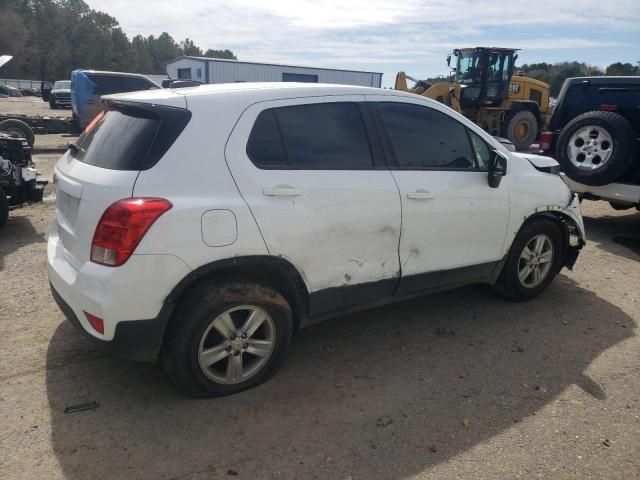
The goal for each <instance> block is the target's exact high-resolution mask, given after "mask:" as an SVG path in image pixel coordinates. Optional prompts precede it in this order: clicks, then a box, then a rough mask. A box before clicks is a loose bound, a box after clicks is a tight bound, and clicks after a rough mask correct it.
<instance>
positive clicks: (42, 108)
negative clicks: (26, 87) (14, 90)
mask: <svg viewBox="0 0 640 480" xmlns="http://www.w3.org/2000/svg"><path fill="white" fill-rule="evenodd" d="M0 114H13V115H40V116H43V117H65V118H66V117H70V116H71V109H70V108H67V109H60V110H52V109H51V108H50V107H49V102H45V101H44V100H42V98H40V97H9V98H0Z"/></svg>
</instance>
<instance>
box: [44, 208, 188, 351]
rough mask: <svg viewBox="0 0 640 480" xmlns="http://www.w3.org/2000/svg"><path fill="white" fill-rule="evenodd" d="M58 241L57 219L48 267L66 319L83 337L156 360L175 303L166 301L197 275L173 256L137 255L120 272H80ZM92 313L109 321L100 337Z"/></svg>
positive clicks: (93, 267)
mask: <svg viewBox="0 0 640 480" xmlns="http://www.w3.org/2000/svg"><path fill="white" fill-rule="evenodd" d="M71 260H72V259H70V254H69V252H68V251H67V250H66V249H65V248H64V246H63V245H62V242H61V241H60V237H59V236H58V230H57V222H56V220H55V219H54V220H53V222H52V224H51V228H50V231H49V240H48V245H47V263H48V273H49V283H50V284H51V290H52V292H53V296H54V298H55V300H56V302H57V303H58V305H59V306H60V309H61V310H62V311H63V313H64V314H65V316H66V317H67V318H68V319H69V320H70V321H71V322H72V323H73V324H74V325H75V326H76V327H78V328H79V329H80V330H81V331H82V332H83V333H85V334H86V335H88V336H90V337H92V338H94V339H95V340H96V341H97V342H98V343H101V344H104V345H108V346H109V347H110V348H111V349H113V350H115V353H117V354H119V355H121V356H124V357H127V358H133V359H136V360H154V359H155V357H156V356H157V353H158V349H159V347H160V344H161V342H162V336H163V334H164V329H165V327H166V325H167V320H168V318H169V316H170V315H171V313H172V310H173V303H171V302H168V303H167V302H166V301H165V300H166V298H167V296H168V295H169V293H170V292H171V290H172V289H173V287H174V286H175V285H176V284H177V283H178V282H179V281H180V280H181V279H182V278H184V277H185V276H187V275H188V274H189V272H190V271H191V270H190V269H189V268H188V267H187V266H186V264H185V263H184V262H183V261H182V260H180V259H179V258H178V257H175V256H172V255H135V254H134V255H133V256H132V257H131V258H130V259H129V260H128V261H127V262H126V263H125V264H124V265H122V266H120V267H115V268H113V267H105V266H102V265H97V264H95V263H91V262H87V263H84V264H82V265H80V266H75V265H74V263H75V261H73V262H74V263H72V261H71ZM85 312H86V313H89V314H91V315H95V316H97V317H99V318H101V319H102V320H103V323H104V332H103V333H100V332H98V331H96V330H95V329H94V328H93V327H92V326H91V324H90V323H89V321H88V320H87V318H86V315H85Z"/></svg>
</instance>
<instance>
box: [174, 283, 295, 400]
mask: <svg viewBox="0 0 640 480" xmlns="http://www.w3.org/2000/svg"><path fill="white" fill-rule="evenodd" d="M292 336H293V315H292V313H291V308H290V307H289V304H288V303H287V301H286V300H285V299H284V297H283V296H282V295H281V294H280V293H278V292H277V291H275V290H273V289H272V288H269V287H266V286H264V285H258V284H255V283H245V282H234V283H226V284H212V285H206V286H203V287H200V288H196V290H195V291H194V292H191V294H189V295H187V296H186V298H184V299H183V301H182V302H181V303H180V305H178V307H177V310H176V312H175V314H174V318H173V319H172V323H171V326H170V328H169V329H168V331H167V333H166V336H165V338H166V340H165V345H164V347H163V350H162V363H163V365H164V368H165V371H166V372H167V374H168V376H169V378H171V380H172V381H173V382H174V383H175V384H176V385H177V386H178V387H180V388H181V389H182V390H184V391H186V392H187V393H188V394H190V395H192V396H194V397H220V396H225V395H231V394H233V393H237V392H240V391H242V390H246V389H248V388H252V387H255V386H256V385H259V384H261V383H263V382H264V381H266V380H267V379H269V378H270V377H271V376H272V375H273V374H274V373H275V372H276V371H277V370H278V368H279V367H280V366H281V365H282V363H283V361H284V358H285V356H286V353H287V350H288V348H289V345H290V343H291V338H292Z"/></svg>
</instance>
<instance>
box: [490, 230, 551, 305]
mask: <svg viewBox="0 0 640 480" xmlns="http://www.w3.org/2000/svg"><path fill="white" fill-rule="evenodd" d="M538 241H542V244H541V246H542V248H541V249H540V251H536V248H535V246H536V243H537V242H538ZM525 249H528V250H529V252H531V253H533V254H534V258H533V259H532V260H533V262H528V261H527V260H526V258H524V257H527V256H528V253H526V252H525ZM563 255H564V244H563V236H562V232H561V230H560V227H558V225H557V224H556V223H555V222H553V221H552V220H550V219H547V218H534V219H532V220H530V221H529V222H527V223H526V224H525V225H524V226H523V227H522V228H521V229H520V232H518V235H516V238H515V239H514V241H513V244H512V245H511V249H510V250H509V254H508V257H507V261H506V263H505V265H504V267H503V269H502V273H501V274H500V278H499V279H498V282H497V284H496V286H495V290H496V291H497V292H498V293H499V294H501V295H503V296H505V297H507V298H509V299H511V300H529V299H530V298H533V297H535V296H537V295H539V294H540V293H542V292H543V291H544V290H545V289H546V288H547V287H548V286H549V284H550V283H551V282H552V281H553V279H554V278H555V276H556V275H557V274H558V272H560V270H561V269H562V258H563ZM545 260H547V261H545ZM527 265H529V266H530V265H535V266H537V267H538V273H539V274H540V275H539V277H538V278H537V281H535V280H536V278H535V272H534V270H528V268H527ZM528 271H529V272H530V273H527V272H528Z"/></svg>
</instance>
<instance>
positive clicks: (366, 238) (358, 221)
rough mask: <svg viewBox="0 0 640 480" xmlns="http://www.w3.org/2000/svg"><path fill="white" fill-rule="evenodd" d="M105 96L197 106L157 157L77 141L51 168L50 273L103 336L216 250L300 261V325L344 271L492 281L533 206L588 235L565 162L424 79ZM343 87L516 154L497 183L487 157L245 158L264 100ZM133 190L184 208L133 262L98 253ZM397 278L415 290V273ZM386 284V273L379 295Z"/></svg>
mask: <svg viewBox="0 0 640 480" xmlns="http://www.w3.org/2000/svg"><path fill="white" fill-rule="evenodd" d="M108 98H111V99H112V100H114V101H126V102H134V103H143V104H155V105H164V106H171V107H177V108H181V109H187V110H188V111H189V112H190V113H191V119H190V121H189V122H188V124H187V126H186V127H185V128H184V130H183V131H182V133H181V134H180V135H179V136H178V138H177V140H176V141H175V142H174V143H173V144H172V145H171V147H170V148H169V150H168V151H167V152H166V153H165V154H164V156H163V157H162V158H161V159H160V161H158V162H157V163H156V164H155V165H154V166H153V167H152V168H149V169H146V170H142V171H127V170H111V169H106V168H101V167H98V166H93V165H89V164H86V163H83V162H81V161H78V160H76V159H74V157H73V155H72V152H70V151H69V152H67V153H66V154H64V155H63V157H62V158H61V159H60V161H59V162H58V164H57V166H56V168H55V176H56V178H57V196H58V197H57V198H58V200H57V202H58V206H57V210H56V216H55V218H54V219H53V221H52V223H51V229H50V233H49V243H48V266H49V279H50V282H51V284H52V287H53V289H54V291H55V292H56V295H57V296H58V297H59V298H61V299H62V302H63V305H65V306H66V311H65V313H67V315H68V316H69V314H70V313H71V312H72V314H73V315H74V316H75V317H76V319H77V320H78V322H79V324H80V326H81V328H82V329H83V330H84V331H85V332H86V333H88V334H89V335H91V336H93V337H95V338H98V339H100V340H103V341H107V342H108V341H111V340H113V339H114V336H115V335H116V331H117V328H118V325H119V324H121V323H122V322H125V323H127V324H129V325H130V324H132V323H135V322H140V321H142V322H145V321H146V322H152V321H154V319H157V318H159V317H160V316H163V315H164V316H166V315H168V314H170V309H169V310H168V312H169V313H167V310H166V309H165V306H166V305H167V304H168V303H172V302H175V293H172V292H175V289H176V287H177V286H178V285H179V284H181V282H184V281H185V279H187V278H190V275H193V273H194V272H198V274H200V273H199V272H202V271H204V270H203V269H206V268H207V266H208V265H213V264H215V263H216V262H219V261H228V262H231V263H233V262H234V261H235V260H234V259H248V258H254V257H255V258H258V257H259V258H272V259H274V261H276V260H277V261H280V260H282V261H286V262H288V263H289V264H290V265H291V266H293V267H294V268H295V270H296V271H297V273H298V274H299V276H300V278H301V279H302V282H303V283H304V285H303V287H304V290H306V292H307V294H308V296H309V298H310V299H311V300H310V301H309V307H308V308H307V309H306V311H302V312H301V314H300V316H301V317H302V318H301V324H302V325H304V324H306V323H310V322H311V320H312V319H313V318H315V317H322V316H326V315H330V314H333V313H337V312H339V311H342V310H341V309H340V308H328V307H326V305H325V304H324V300H325V299H326V298H327V295H329V294H330V293H332V292H333V290H334V289H337V288H340V287H357V286H365V285H377V284H379V283H380V284H384V282H385V281H387V282H394V284H395V282H397V281H398V280H399V277H400V276H403V277H404V276H406V277H410V276H423V277H421V278H426V279H427V281H426V285H427V286H429V285H431V284H432V285H433V286H434V287H437V286H442V284H441V282H439V281H438V279H441V278H444V277H447V275H452V277H451V281H450V282H448V283H447V285H450V286H455V285H458V284H464V283H473V281H475V280H478V281H487V278H489V277H495V268H496V265H498V264H499V263H500V262H501V261H502V260H503V259H504V258H505V255H506V254H507V253H508V252H509V248H510V246H511V243H512V241H513V239H514V237H515V236H516V234H517V233H518V231H519V230H520V228H521V226H522V225H523V223H524V222H525V221H526V220H527V219H528V218H529V217H531V216H533V215H538V214H545V215H552V216H556V217H557V218H559V219H564V220H566V221H568V222H569V223H571V224H573V225H574V226H575V227H576V231H575V232H574V233H575V235H576V236H577V237H579V238H580V240H579V241H580V242H584V239H585V232H584V226H583V222H582V218H581V214H580V208H579V204H578V202H577V199H576V198H574V197H573V196H572V194H571V193H570V191H569V189H568V188H567V187H566V185H565V184H564V182H563V181H562V180H561V178H560V176H558V175H556V174H552V173H545V172H542V171H539V170H538V169H537V168H536V166H538V167H540V168H545V167H547V166H550V165H547V164H545V162H548V159H546V158H545V157H535V156H523V155H519V154H515V153H512V152H509V151H508V150H507V149H506V148H505V147H504V146H502V145H501V144H500V143H499V142H498V141H497V140H495V139H493V138H492V137H491V136H490V135H488V134H487V133H486V132H484V131H483V130H481V129H480V128H478V127H477V126H476V125H475V124H473V123H472V122H470V121H469V120H468V119H466V118H464V117H463V116H461V115H458V114H456V113H455V112H453V111H452V110H451V109H449V108H447V107H446V106H444V105H442V104H440V103H438V102H435V101H432V100H429V99H426V98H423V97H420V96H417V95H411V94H404V93H400V92H396V91H384V90H379V89H373V88H361V87H349V86H335V85H331V86H329V85H309V84H282V83H278V84H229V85H207V86H201V87H197V88H183V89H180V90H164V89H163V90H150V91H143V92H135V93H130V94H122V95H117V96H113V97H108ZM337 100H339V101H341V102H368V103H375V102H380V101H386V102H389V101H391V102H400V103H410V104H416V105H421V106H426V107H428V108H430V109H434V110H437V111H440V112H442V113H444V114H446V115H449V116H451V117H453V118H455V119H456V120H457V121H458V122H460V123H461V124H463V125H464V126H465V127H466V128H467V129H469V130H470V131H472V132H474V133H475V134H477V135H478V136H480V137H481V138H482V139H483V140H484V141H485V142H486V143H487V144H488V145H489V146H490V147H491V148H492V149H495V150H496V151H498V152H500V153H501V154H502V155H503V156H504V157H506V158H507V159H508V164H507V172H506V175H505V176H504V177H503V178H502V181H501V183H500V184H499V186H498V188H490V187H489V185H488V182H487V172H486V171H473V172H471V171H469V172H467V171H447V170H441V171H419V172H416V171H406V170H405V171H398V170H391V169H388V168H379V169H371V170H353V171H351V170H314V171H308V170H268V169H266V170H265V169H260V168H258V167H256V166H255V165H254V164H253V163H252V161H251V160H250V159H249V158H248V155H247V139H248V137H249V134H250V132H251V129H252V126H253V125H254V122H255V119H256V117H257V115H258V114H259V113H260V112H261V111H263V110H265V109H267V108H271V107H279V106H289V105H299V104H309V103H327V102H335V101H337ZM551 166H552V165H551ZM132 196H133V197H162V198H164V199H167V200H169V201H170V202H171V204H172V208H171V209H170V210H168V211H167V212H166V213H164V214H163V215H161V216H160V217H159V218H158V219H157V221H156V222H155V223H154V224H153V225H152V227H151V228H150V229H149V231H148V232H147V233H146V234H145V235H144V237H143V239H142V241H141V242H140V243H139V244H138V245H137V247H136V249H135V252H134V253H133V255H131V257H130V258H129V259H128V261H127V262H126V263H125V264H124V265H122V266H119V267H111V266H105V265H100V264H97V263H94V262H92V261H91V260H90V252H91V243H92V238H93V235H94V232H95V230H96V225H97V224H98V222H99V220H100V218H101V216H102V214H103V213H104V212H105V210H106V209H107V208H108V207H109V205H111V204H112V203H113V202H115V201H117V200H120V199H123V198H128V197H132ZM492 269H493V270H492ZM451 272H455V273H456V275H453V274H451ZM465 272H468V275H467V277H464V273H465ZM492 272H493V273H492ZM460 274H463V277H460V276H459V275H460ZM474 275H475V276H476V277H477V278H476V277H474ZM430 282H431V283H430ZM487 282H488V281H487ZM445 283H446V282H445ZM421 285H422V286H424V285H425V283H422V284H421ZM392 290H393V289H391V290H389V291H392ZM400 290H401V293H405V294H413V293H417V292H418V290H417V289H415V288H414V287H413V286H412V284H411V283H408V284H407V285H405V286H402V287H401V288H400ZM420 290H424V288H421V289H420ZM386 291H387V289H386V288H381V290H380V292H381V293H380V296H385V295H386V294H385V293H384V292H386ZM354 292H355V290H354ZM352 297H353V298H350V299H347V300H345V301H344V302H343V303H342V304H341V305H339V306H340V307H351V306H355V305H356V304H358V303H359V301H358V298H357V295H354V296H352ZM364 303H366V302H364ZM85 312H88V313H90V314H92V315H95V316H98V317H100V318H101V319H103V320H104V332H102V333H100V332H98V331H96V330H95V329H94V328H92V326H91V324H90V323H89V321H88V320H87V318H86V315H85ZM163 312H164V313H163ZM165 323H166V319H165ZM156 353H157V350H156ZM133 356H134V357H136V355H133ZM147 357H149V358H147ZM137 358H144V359H150V356H148V355H146V354H144V355H142V354H141V355H138V356H137Z"/></svg>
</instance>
